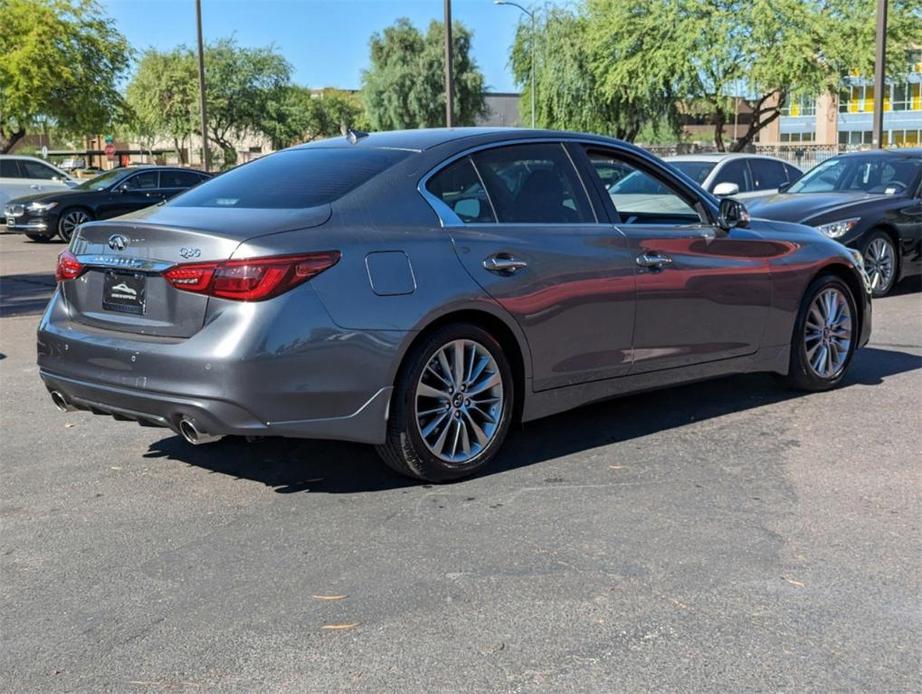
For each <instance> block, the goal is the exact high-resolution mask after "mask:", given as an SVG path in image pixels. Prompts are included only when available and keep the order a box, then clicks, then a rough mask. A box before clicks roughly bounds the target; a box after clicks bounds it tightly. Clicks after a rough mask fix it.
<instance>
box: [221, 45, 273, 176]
mask: <svg viewBox="0 0 922 694" xmlns="http://www.w3.org/2000/svg"><path fill="white" fill-rule="evenodd" d="M290 79H291V65H289V64H288V61H286V60H285V59H284V58H283V57H282V56H281V55H279V54H278V53H276V52H275V50H274V49H272V48H271V47H270V48H242V47H240V46H238V45H237V43H236V41H234V39H221V40H219V41H217V42H215V43H211V44H209V45H208V46H207V47H206V49H205V83H206V90H205V96H206V102H207V107H208V124H207V125H208V136H209V138H210V139H211V140H212V141H213V142H215V143H216V144H217V145H218V146H220V147H221V150H222V151H223V154H224V165H225V166H233V165H234V164H235V163H236V161H237V151H236V150H235V149H234V145H233V143H232V142H231V139H232V138H240V137H243V136H244V135H245V134H247V133H258V132H262V130H263V126H264V125H265V123H266V114H267V113H269V111H270V109H272V108H278V104H280V103H281V102H282V101H283V99H284V92H285V90H286V89H287V87H288V85H289V83H290Z"/></svg>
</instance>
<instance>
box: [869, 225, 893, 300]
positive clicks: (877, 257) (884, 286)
mask: <svg viewBox="0 0 922 694" xmlns="http://www.w3.org/2000/svg"><path fill="white" fill-rule="evenodd" d="M861 255H862V256H863V257H864V267H865V269H866V270H867V273H868V277H869V278H870V279H871V296H872V297H873V298H875V299H879V298H880V297H882V296H886V295H887V294H889V293H890V290H891V289H893V285H894V284H896V276H897V272H898V271H899V260H898V259H897V255H896V246H895V245H894V243H893V239H892V238H890V235H889V234H887V233H886V232H883V231H875V232H872V233H871V234H870V235H869V236H868V237H867V238H866V239H865V240H864V243H862V244H861Z"/></svg>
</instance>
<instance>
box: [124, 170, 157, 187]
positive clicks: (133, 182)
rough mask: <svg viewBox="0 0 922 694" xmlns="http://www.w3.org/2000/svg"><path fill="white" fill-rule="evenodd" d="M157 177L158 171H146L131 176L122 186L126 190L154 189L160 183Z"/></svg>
mask: <svg viewBox="0 0 922 694" xmlns="http://www.w3.org/2000/svg"><path fill="white" fill-rule="evenodd" d="M157 178H158V174H157V172H156V171H145V172H144V173H139V174H138V175H137V176H132V177H131V178H129V179H128V180H127V181H125V182H124V183H123V184H122V187H123V188H124V189H125V190H154V189H156V188H157V185H158V184H157Z"/></svg>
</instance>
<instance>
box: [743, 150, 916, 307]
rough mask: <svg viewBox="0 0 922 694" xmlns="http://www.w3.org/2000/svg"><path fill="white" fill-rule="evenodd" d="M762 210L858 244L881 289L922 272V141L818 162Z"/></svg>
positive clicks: (759, 213) (754, 206)
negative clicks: (913, 145) (912, 145)
mask: <svg viewBox="0 0 922 694" xmlns="http://www.w3.org/2000/svg"><path fill="white" fill-rule="evenodd" d="M780 190H781V192H780V193H779V194H778V195H774V196H772V197H770V198H766V199H764V200H758V201H753V202H752V203H751V204H749V205H748V207H749V211H750V212H751V214H752V215H753V216H754V217H763V218H766V219H777V220H779V221H785V222H800V223H801V224H807V225H809V226H812V227H816V228H817V229H818V230H819V231H821V232H822V233H823V234H825V235H826V236H828V237H830V238H833V239H836V240H837V241H840V242H842V243H844V244H845V245H846V246H851V247H853V248H857V249H859V250H860V251H861V253H862V255H863V256H864V264H865V269H866V270H867V273H868V276H869V278H870V280H871V286H872V290H873V295H874V296H875V297H880V296H884V295H885V294H887V293H888V292H889V291H890V290H891V289H892V288H893V285H894V284H895V283H896V282H897V281H898V280H900V279H902V278H903V277H907V276H909V275H917V274H919V273H922V149H902V150H885V151H872V152H856V153H853V154H844V155H842V156H839V157H834V158H832V159H827V160H826V161H824V162H822V163H821V164H817V165H816V166H815V167H813V168H812V169H811V170H810V171H808V172H807V173H806V174H804V176H803V178H801V179H800V180H799V181H796V182H795V183H793V184H791V185H789V186H785V187H782V188H781V189H780Z"/></svg>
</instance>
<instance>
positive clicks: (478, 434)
mask: <svg viewBox="0 0 922 694" xmlns="http://www.w3.org/2000/svg"><path fill="white" fill-rule="evenodd" d="M464 417H465V419H467V423H468V427H469V428H470V429H471V431H473V432H474V437H475V438H476V439H477V443H478V444H479V445H480V447H481V448H483V447H484V446H486V445H487V443H489V441H490V437H489V436H487V434H486V432H485V431H484V430H483V429H482V428H481V427H480V425H478V424H477V422H475V421H474V418H473V417H471V415H470V414H469V413H468V412H465V413H464Z"/></svg>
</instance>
